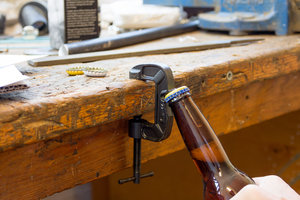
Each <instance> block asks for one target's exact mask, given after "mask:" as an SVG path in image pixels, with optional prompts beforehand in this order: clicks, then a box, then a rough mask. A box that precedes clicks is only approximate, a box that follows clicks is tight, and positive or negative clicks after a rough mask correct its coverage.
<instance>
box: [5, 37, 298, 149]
mask: <svg viewBox="0 0 300 200" xmlns="http://www.w3.org/2000/svg"><path fill="white" fill-rule="evenodd" d="M294 40H295V37H294V36H291V37H283V38H282V37H278V38H275V39H270V40H266V41H264V42H262V43H260V44H252V45H249V46H242V47H232V48H230V49H216V50H211V51H205V52H201V53H199V52H195V53H187V54H174V55H168V56H154V57H147V58H134V63H141V62H148V61H149V60H156V61H162V62H164V63H166V64H169V65H170V66H171V67H172V70H173V71H174V74H175V79H176V85H177V86H181V85H187V86H189V87H190V88H191V89H192V92H193V94H194V96H195V97H206V96H209V95H213V94H216V93H219V92H223V91H226V90H229V89H234V88H238V87H242V86H245V85H247V84H250V83H252V82H255V81H261V80H264V79H270V78H274V77H277V76H284V75H286V74H290V73H294V72H296V71H299V70H300V65H299V63H300V62H299V61H300V59H299V55H300V47H299V46H298V45H297V44H295V42H294ZM283 44H284V45H283ZM270 47H272V48H270ZM241 52H242V53H241ZM238 53H240V55H238ZM209 56H210V57H209ZM202 59H203V62H201V60H202ZM123 62H125V63H126V62H127V64H126V65H125V66H126V67H124V69H122V71H118V70H121V69H119V68H118V69H117V70H115V71H114V72H111V77H107V78H105V79H90V78H79V77H78V78H76V77H67V75H66V74H64V68H63V67H62V66H56V67H53V68H38V69H37V68H34V70H37V72H35V71H34V72H33V73H32V74H33V76H37V78H35V79H32V80H31V81H32V85H33V86H34V87H32V88H30V89H29V90H28V91H27V92H24V93H17V94H16V95H6V96H1V98H0V103H1V104H0V136H1V137H0V151H5V150H7V149H13V148H16V147H20V146H23V145H24V144H31V143H34V142H38V141H41V140H46V139H51V138H55V137H58V136H60V135H62V134H65V133H68V132H74V131H76V130H80V129H85V128H88V127H93V126H97V125H101V124H105V123H109V122H112V121H116V120H120V119H125V118H129V117H132V116H134V115H137V114H142V113H146V112H150V111H151V110H153V107H154V105H153V104H154V94H153V91H154V87H153V84H152V83H144V82H141V81H133V80H128V75H127V73H128V71H129V69H130V68H131V67H133V66H134V64H132V61H131V62H130V61H129V60H128V59H124V60H113V61H108V62H107V63H106V64H109V63H110V65H115V64H116V63H118V64H119V65H121V66H122V67H123V66H124V65H122V64H121V63H123ZM24 70H25V71H26V70H28V68H26V67H25V68H24ZM30 70H32V68H30ZM29 72H30V71H29ZM228 72H231V73H232V75H233V76H232V79H230V80H229V79H227V78H226V75H227V74H228ZM114 73H115V74H117V75H115V74H114ZM112 82H113V83H112Z"/></svg>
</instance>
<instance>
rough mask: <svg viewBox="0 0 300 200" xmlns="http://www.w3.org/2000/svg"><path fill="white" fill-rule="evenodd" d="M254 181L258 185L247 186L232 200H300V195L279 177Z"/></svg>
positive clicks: (267, 177)
mask: <svg viewBox="0 0 300 200" xmlns="http://www.w3.org/2000/svg"><path fill="white" fill-rule="evenodd" d="M254 181H255V183H256V185H255V184H251V185H247V186H245V187H244V188H243V189H241V190H240V191H239V192H238V193H237V194H236V195H235V196H234V197H233V198H231V200H300V195H299V194H297V193H296V192H295V191H294V190H293V189H292V188H291V187H290V186H289V185H288V184H287V183H285V182H284V181H283V180H282V179H281V178H280V177H278V176H275V175H271V176H265V177H259V178H254Z"/></svg>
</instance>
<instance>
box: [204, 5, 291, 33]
mask: <svg viewBox="0 0 300 200" xmlns="http://www.w3.org/2000/svg"><path fill="white" fill-rule="evenodd" d="M219 6H220V7H219V8H220V10H217V9H216V10H215V11H213V12H208V13H203V14H200V15H199V26H200V27H201V28H204V29H212V30H226V31H230V33H231V34H232V35H240V34H244V33H245V32H248V31H275V33H276V34H277V35H286V34H288V32H289V30H288V27H289V3H288V0H220V1H219Z"/></svg>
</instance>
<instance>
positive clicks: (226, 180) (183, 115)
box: [165, 86, 254, 200]
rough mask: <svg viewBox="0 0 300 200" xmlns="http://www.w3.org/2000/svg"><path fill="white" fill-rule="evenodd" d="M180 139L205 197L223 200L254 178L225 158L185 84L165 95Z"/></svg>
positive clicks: (215, 137) (251, 181) (222, 150)
mask: <svg viewBox="0 0 300 200" xmlns="http://www.w3.org/2000/svg"><path fill="white" fill-rule="evenodd" d="M165 100H166V102H168V103H169V105H170V107H171V109H172V111H173V113H174V116H175V119H176V122H177V125H178V128H179V130H180V132H181V135H182V137H183V140H184V142H185V144H186V147H187V148H188V150H189V152H190V154H191V156H192V158H193V160H194V162H195V164H196V166H197V168H198V169H199V170H200V172H201V174H202V176H203V181H204V199H205V200H227V199H230V198H231V197H233V196H234V195H235V194H236V193H237V192H238V191H239V190H241V189H242V188H243V187H244V186H246V185H248V184H254V181H253V180H252V179H251V178H249V177H248V176H247V175H246V174H244V173H242V172H240V171H239V170H238V169H236V168H235V167H234V166H233V165H232V164H231V163H230V161H229V159H228V157H227V155H226V153H225V151H224V149H223V147H222V145H221V143H220V141H219V139H218V138H217V136H216V134H215V133H214V131H213V129H212V128H211V126H210V125H209V123H208V121H207V120H206V119H205V117H204V116H203V114H202V113H201V112H200V110H199V109H198V107H197V105H196V104H195V103H194V101H193V100H192V98H191V95H190V93H189V89H188V88H187V87H186V86H183V87H180V88H177V89H175V90H173V91H172V92H170V93H168V94H167V95H166V97H165Z"/></svg>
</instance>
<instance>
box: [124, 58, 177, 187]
mask: <svg viewBox="0 0 300 200" xmlns="http://www.w3.org/2000/svg"><path fill="white" fill-rule="evenodd" d="M129 78H130V79H137V80H143V81H154V82H155V114H154V118H155V119H154V123H151V122H148V121H147V120H144V119H142V118H141V116H135V117H134V118H133V119H131V120H129V133H128V135H129V137H132V138H133V139H134V153H133V156H134V160H133V161H134V172H133V173H134V176H133V177H130V178H126V179H122V180H119V183H120V184H122V183H126V182H130V181H134V183H140V178H145V177H150V176H153V175H154V173H153V172H149V173H147V174H143V175H140V168H141V138H144V139H146V140H150V141H153V142H159V141H162V140H164V139H166V138H168V137H169V136H170V134H171V130H172V125H173V113H172V111H171V108H170V107H169V106H167V104H166V103H165V101H164V95H165V94H166V93H167V92H168V91H169V90H171V89H173V88H174V86H175V84H174V78H173V74H172V70H171V69H170V68H169V67H168V66H166V65H162V64H142V65H137V66H135V67H133V68H132V69H131V70H130V72H129Z"/></svg>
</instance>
